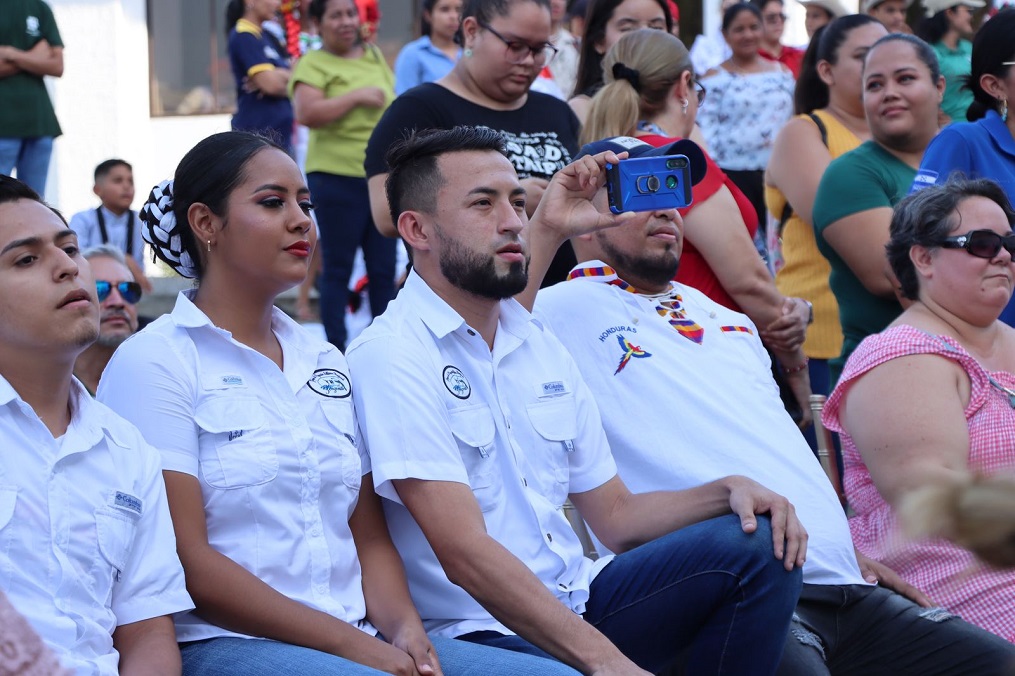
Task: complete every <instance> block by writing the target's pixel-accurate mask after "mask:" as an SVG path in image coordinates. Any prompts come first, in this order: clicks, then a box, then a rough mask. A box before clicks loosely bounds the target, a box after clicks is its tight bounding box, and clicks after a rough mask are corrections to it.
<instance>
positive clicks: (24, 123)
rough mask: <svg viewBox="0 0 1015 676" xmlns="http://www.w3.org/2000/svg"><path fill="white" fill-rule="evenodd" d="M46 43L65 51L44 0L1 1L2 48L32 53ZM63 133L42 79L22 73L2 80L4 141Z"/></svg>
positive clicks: (1, 128) (0, 111)
mask: <svg viewBox="0 0 1015 676" xmlns="http://www.w3.org/2000/svg"><path fill="white" fill-rule="evenodd" d="M42 40H45V41H46V42H48V43H49V44H50V46H52V47H63V41H62V40H61V39H60V31H59V30H57V28H56V20H55V19H54V18H53V11H52V10H51V9H50V8H49V5H47V4H46V3H45V2H42V0H2V1H0V45H7V46H11V47H16V48H18V49H20V50H23V51H28V50H30V49H31V48H32V47H34V46H35V45H37V44H38V43H39V42H40V41H42ZM60 133H61V132H60V123H59V122H57V121H56V113H55V112H54V111H53V104H52V102H50V100H49V93H48V92H47V91H46V83H45V82H43V79H42V77H41V76H39V75H33V74H31V73H26V72H25V71H20V72H18V73H15V74H14V75H11V76H10V77H5V78H0V138H32V137H36V136H59V135H60Z"/></svg>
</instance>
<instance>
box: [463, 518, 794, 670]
mask: <svg viewBox="0 0 1015 676" xmlns="http://www.w3.org/2000/svg"><path fill="white" fill-rule="evenodd" d="M800 586H801V573H800V569H799V568H797V569H794V570H793V571H792V572H787V571H786V570H785V569H784V568H783V566H782V562H781V561H780V560H779V559H776V558H775V554H774V553H773V550H772V530H771V526H770V524H769V521H768V519H767V518H760V519H758V529H757V531H756V532H755V533H753V534H750V535H748V534H746V533H744V532H743V530H742V529H741V527H740V519H739V518H738V517H736V516H732V515H731V516H724V517H721V518H718V519H712V520H709V521H704V522H702V523H699V524H695V525H693V526H688V527H687V528H681V529H680V530H678V531H674V532H673V533H670V534H669V535H664V536H663V537H661V538H659V539H657V540H653V541H652V542H648V543H646V544H644V545H642V546H640V547H637V548H635V549H632V550H631V551H628V552H625V553H623V554H620V555H619V556H617V558H615V559H614V560H613V561H612V562H611V563H610V564H609V565H607V566H606V567H605V568H604V569H603V570H602V571H600V573H599V575H597V576H596V578H595V580H593V581H592V586H591V589H590V594H591V597H590V598H589V601H588V603H587V604H586V608H585V620H586V621H587V622H589V623H591V624H592V625H593V626H595V627H596V628H597V629H599V631H601V632H602V633H603V634H604V635H605V636H606V637H607V638H609V639H610V640H611V641H612V642H613V643H614V644H615V645H616V646H617V647H618V648H620V650H621V651H622V652H623V653H624V654H625V655H627V656H628V657H629V658H630V659H631V660H632V661H634V662H635V663H637V664H638V665H639V666H640V667H642V668H643V669H646V670H648V671H651V672H653V673H659V672H660V671H663V670H664V669H668V668H671V667H673V666H674V665H676V664H677V663H680V664H683V665H684V667H685V671H686V673H688V674H693V675H694V676H699V675H705V674H729V675H731V676H733V675H736V676H740V675H743V674H752V675H759V676H760V675H763V674H773V673H775V670H776V667H777V666H778V664H779V660H780V658H781V657H782V651H783V646H784V644H785V642H786V634H787V631H788V630H789V623H790V618H791V617H792V615H793V608H794V606H795V605H796V602H797V597H798V595H799V593H800ZM489 634H491V632H481V633H478V634H471V635H468V636H466V637H460V638H466V639H468V640H475V641H477V642H481V643H487V644H490V645H497V646H501V647H505V648H508V649H515V650H519V651H522V652H527V653H530V654H542V651H540V650H539V649H538V648H535V649H534V650H533V649H532V647H531V646H526V645H525V642H524V641H523V640H522V639H520V638H518V637H500V636H499V635H493V636H489Z"/></svg>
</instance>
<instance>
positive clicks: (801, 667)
mask: <svg viewBox="0 0 1015 676" xmlns="http://www.w3.org/2000/svg"><path fill="white" fill-rule="evenodd" d="M822 674H864V676H899V675H904V674H920V676H962V675H963V674H968V675H969V676H992V675H993V674H999V675H1000V674H1008V675H1010V674H1015V645H1012V644H1011V643H1008V642H1007V641H1005V640H1004V639H1002V638H1000V637H999V636H995V635H993V634H990V633H988V632H986V631H984V630H983V629H980V628H978V627H974V626H973V625H971V624H969V623H968V622H965V621H963V620H960V619H959V618H958V617H956V616H954V615H951V614H949V613H947V612H945V611H943V610H940V609H931V610H928V609H926V608H921V607H920V606H918V605H916V604H915V603H913V602H912V601H910V600H908V599H906V598H904V597H902V596H900V595H899V594H896V593H894V592H892V591H889V590H887V589H884V588H882V587H871V586H866V585H843V586H836V585H812V584H805V585H804V588H803V591H801V592H800V603H799V605H798V607H797V617H794V620H793V623H792V625H791V628H790V636H789V638H788V639H787V642H786V650H785V653H784V655H783V661H782V664H781V665H780V667H779V676H821V675H822Z"/></svg>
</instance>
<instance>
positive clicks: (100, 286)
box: [95, 279, 141, 305]
mask: <svg viewBox="0 0 1015 676" xmlns="http://www.w3.org/2000/svg"><path fill="white" fill-rule="evenodd" d="M114 287H115V288H116V291H117V293H119V294H120V298H122V299H123V301H124V302H125V303H130V304H131V305H134V304H135V303H137V302H138V301H139V300H141V285H140V284H138V283H137V282H117V283H116V284H114V283H113V282H107V281H106V280H104V279H97V280H95V290H96V291H98V292H99V302H100V303H102V302H105V300H106V299H107V298H109V294H111V293H112V292H113V288H114Z"/></svg>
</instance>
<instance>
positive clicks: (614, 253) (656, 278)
mask: <svg viewBox="0 0 1015 676" xmlns="http://www.w3.org/2000/svg"><path fill="white" fill-rule="evenodd" d="M597 237H598V240H599V242H598V243H599V246H600V247H601V248H602V250H603V253H605V254H606V258H605V260H604V262H605V263H606V264H607V265H609V266H610V267H612V268H613V269H614V270H616V271H617V276H618V277H620V278H621V279H623V280H624V281H625V282H628V283H630V284H634V286H635V287H636V288H637V287H639V286H641V285H643V284H644V283H645V282H648V285H649V286H664V285H666V284H668V283H669V282H670V281H672V280H673V279H674V278H675V277H676V276H677V270H678V269H679V268H680V258H679V257H678V256H677V254H676V253H674V252H673V249H672V248H667V249H666V250H665V251H662V252H660V253H659V254H658V255H657V256H648V255H634V256H632V255H630V254H626V253H624V252H622V251H620V250H618V249H617V248H616V247H614V246H613V244H612V243H611V242H610V241H609V239H607V238H606V237H605V236H604V234H603V233H602V232H600V233H599V234H598V235H597Z"/></svg>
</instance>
